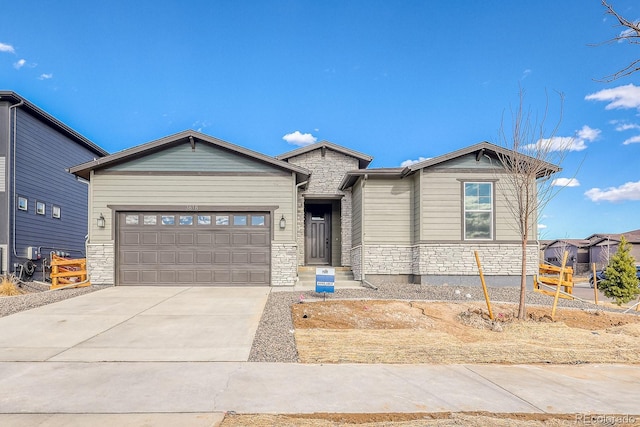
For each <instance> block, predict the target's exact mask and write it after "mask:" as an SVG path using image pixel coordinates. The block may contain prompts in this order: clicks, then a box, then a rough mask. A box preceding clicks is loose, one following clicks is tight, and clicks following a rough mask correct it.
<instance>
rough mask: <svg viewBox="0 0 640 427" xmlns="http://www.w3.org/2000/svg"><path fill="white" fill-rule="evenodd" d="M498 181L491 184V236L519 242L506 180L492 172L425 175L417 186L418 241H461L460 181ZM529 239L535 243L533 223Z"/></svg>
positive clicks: (426, 172)
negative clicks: (492, 234)
mask: <svg viewBox="0 0 640 427" xmlns="http://www.w3.org/2000/svg"><path fill="white" fill-rule="evenodd" d="M496 179H498V180H500V182H499V183H496V184H495V185H494V196H495V200H494V212H493V214H494V225H495V229H494V237H495V240H501V241H504V240H506V241H518V240H520V237H519V233H518V231H517V228H516V227H515V226H516V225H517V221H516V219H515V218H514V216H513V214H512V211H511V209H510V208H509V205H508V203H507V199H506V197H507V195H506V194H505V185H506V183H505V181H504V179H501V177H500V175H499V174H494V173H492V172H472V173H462V172H457V173H454V172H452V173H447V172H428V171H425V172H424V173H423V175H422V180H421V183H420V190H421V197H422V209H423V210H422V224H423V229H422V230H421V233H420V236H421V238H420V240H427V241H440V240H442V241H460V240H461V239H462V218H463V212H462V209H463V208H462V198H463V191H462V183H461V181H467V182H471V181H487V180H496ZM533 223H534V227H533V231H532V233H531V236H530V238H531V239H534V240H535V238H536V237H535V232H536V227H535V221H533Z"/></svg>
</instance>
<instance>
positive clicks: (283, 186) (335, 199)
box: [70, 131, 558, 286]
mask: <svg viewBox="0 0 640 427" xmlns="http://www.w3.org/2000/svg"><path fill="white" fill-rule="evenodd" d="M505 152H507V150H505V149H503V148H500V147H498V146H495V145H493V144H490V143H487V142H483V143H480V144H476V145H473V146H471V147H468V148H465V149H462V150H459V151H456V152H454V153H450V154H447V155H445V156H441V157H437V158H434V159H429V160H426V161H423V162H421V163H417V164H415V165H412V166H410V167H407V168H387V169H367V167H368V165H369V163H370V162H371V160H372V158H371V157H370V156H368V155H366V154H362V153H359V152H356V151H353V150H350V149H347V148H344V147H341V146H338V145H335V144H332V143H330V142H326V141H323V142H319V143H316V144H313V145H309V146H306V147H303V148H300V149H297V150H294V151H291V152H289V153H286V154H283V155H281V156H278V157H276V158H273V157H270V156H267V155H264V154H260V153H257V152H254V151H251V150H248V149H246V148H242V147H239V146H237V145H233V144H230V143H228V142H225V141H222V140H219V139H217V138H214V137H211V136H208V135H204V134H201V133H198V132H195V131H185V132H181V133H178V134H176V135H172V136H168V137H166V138H162V139H160V140H157V141H153V142H149V143H147V144H143V145H140V146H137V147H133V148H131V149H128V150H124V151H122V152H119V153H115V154H112V155H110V156H106V157H104V158H101V159H97V160H95V161H90V162H87V163H84V164H80V165H78V166H74V167H72V168H71V169H70V171H71V172H72V173H74V174H76V175H77V176H79V177H81V178H84V179H87V180H89V181H90V189H91V190H90V200H89V241H88V244H87V250H88V254H87V256H88V263H89V270H90V274H91V277H92V282H93V283H115V284H116V285H136V284H149V285H180V284H184V285H203V286H204V285H212V284H213V285H272V286H287V285H293V284H295V282H296V280H297V277H298V272H299V270H300V269H301V267H305V266H336V267H343V268H347V269H349V268H350V269H352V270H353V274H354V276H355V279H356V280H363V279H366V280H370V281H379V280H389V279H392V280H394V281H397V280H405V281H411V282H415V283H462V282H465V281H473V283H475V282H476V281H477V275H478V272H477V267H476V264H475V258H474V254H473V251H474V250H478V251H479V253H480V257H481V260H482V261H483V271H484V273H485V275H486V276H487V277H488V278H490V279H491V281H490V284H500V283H517V277H518V275H519V274H520V268H521V267H520V260H521V242H520V237H519V235H518V233H517V232H516V231H515V230H516V229H517V228H516V227H515V223H516V220H515V219H514V218H513V217H512V215H511V214H510V211H509V209H508V207H507V206H506V197H507V196H508V193H509V190H505V189H504V188H503V187H504V186H503V185H502V184H504V183H505V181H506V180H504V179H501V174H503V173H504V171H503V170H502V169H501V168H499V167H497V166H496V165H499V160H498V158H499V156H498V153H502V154H504V153H505ZM556 171H558V168H556V167H554V166H553V165H550V166H549V170H547V171H546V172H545V173H553V172H556ZM533 224H535V222H533ZM536 235H537V230H536V229H535V227H534V229H533V230H531V236H530V243H529V246H528V251H529V252H528V256H529V263H528V265H527V273H528V274H531V275H532V274H535V272H536V270H537V263H538V256H537V254H538V245H537V241H536Z"/></svg>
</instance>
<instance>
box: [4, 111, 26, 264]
mask: <svg viewBox="0 0 640 427" xmlns="http://www.w3.org/2000/svg"><path fill="white" fill-rule="evenodd" d="M23 104H24V100H20V102H18V103H17V104H14V105H10V106H9V121H11V109H13V110H14V112H13V148H12V149H10V150H8V151H9V155H10V159H9V162H8V163H9V167H11V168H12V172H11V173H12V175H13V176H12V178H11V185H12V186H13V198H12V200H7V221H8V223H7V229H9V228H12V232H11V236H12V237H11V248H12V252H13V256H14V257H16V258H17V257H18V254H17V253H16V221H15V209H16V197H17V194H16V157H17V156H16V146H17V141H18V135H17V127H18V110H17V108H18V107H20V106H21V105H23ZM8 128H9V134H8V138H7V142H9V143H10V141H11V126H9V127H8ZM12 220H13V221H12ZM11 222H13V224H11ZM11 225H13V227H10V226H11ZM9 268H10V265H9V256H8V255H7V271H9Z"/></svg>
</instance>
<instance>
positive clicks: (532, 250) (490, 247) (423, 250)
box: [414, 243, 539, 276]
mask: <svg viewBox="0 0 640 427" xmlns="http://www.w3.org/2000/svg"><path fill="white" fill-rule="evenodd" d="M527 249H528V250H527V275H532V274H537V272H538V261H539V256H538V245H537V244H536V245H529V247H528V248H527ZM415 250H416V251H417V252H418V254H417V256H416V258H417V263H418V264H417V271H416V269H415V268H416V265H414V274H416V275H418V274H419V275H459V276H470V275H477V274H478V266H477V265H476V258H475V256H474V253H473V252H474V251H476V250H477V251H478V257H479V258H480V263H481V265H482V272H483V273H484V274H485V275H487V276H515V275H520V269H521V265H520V264H521V260H522V252H521V245H520V243H490V244H479V245H474V244H468V243H466V244H454V243H429V244H420V245H417V246H416V247H415ZM414 262H415V261H414Z"/></svg>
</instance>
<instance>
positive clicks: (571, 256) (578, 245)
mask: <svg viewBox="0 0 640 427" xmlns="http://www.w3.org/2000/svg"><path fill="white" fill-rule="evenodd" d="M590 246H591V242H590V241H589V240H585V239H558V240H551V241H549V242H547V243H546V244H545V245H544V258H543V259H544V262H545V263H547V264H553V265H561V264H562V257H563V256H564V252H565V251H566V252H568V255H567V265H568V266H570V267H572V268H573V271H574V272H576V273H577V274H581V273H584V272H586V271H588V270H589V247H590Z"/></svg>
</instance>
